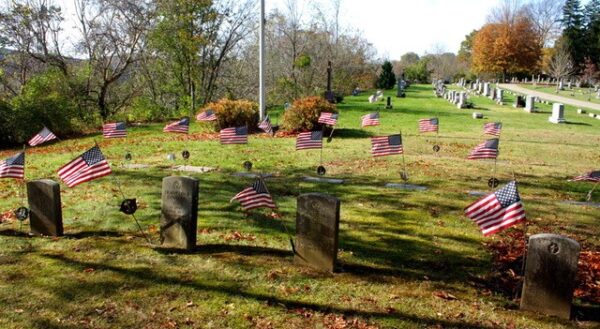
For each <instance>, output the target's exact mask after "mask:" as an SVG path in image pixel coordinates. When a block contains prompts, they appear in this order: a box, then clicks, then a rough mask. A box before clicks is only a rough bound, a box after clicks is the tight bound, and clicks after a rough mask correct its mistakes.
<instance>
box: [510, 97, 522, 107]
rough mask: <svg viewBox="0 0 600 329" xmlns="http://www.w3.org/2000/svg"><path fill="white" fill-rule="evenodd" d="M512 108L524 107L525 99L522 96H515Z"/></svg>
mask: <svg viewBox="0 0 600 329" xmlns="http://www.w3.org/2000/svg"><path fill="white" fill-rule="evenodd" d="M513 107H514V108H521V107H525V100H524V99H523V96H517V97H516V98H515V103H514V104H513Z"/></svg>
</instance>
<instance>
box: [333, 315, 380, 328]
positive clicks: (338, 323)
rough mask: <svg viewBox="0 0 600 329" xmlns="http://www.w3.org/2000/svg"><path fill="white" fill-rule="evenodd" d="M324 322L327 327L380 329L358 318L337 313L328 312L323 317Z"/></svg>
mask: <svg viewBox="0 0 600 329" xmlns="http://www.w3.org/2000/svg"><path fill="white" fill-rule="evenodd" d="M323 324H324V325H325V328H327V329H378V328H379V327H377V326H375V325H370V324H368V323H366V322H365V321H362V320H360V319H357V318H353V319H351V320H348V319H346V318H345V317H344V316H341V315H336V314H327V315H326V316H325V318H324V319H323Z"/></svg>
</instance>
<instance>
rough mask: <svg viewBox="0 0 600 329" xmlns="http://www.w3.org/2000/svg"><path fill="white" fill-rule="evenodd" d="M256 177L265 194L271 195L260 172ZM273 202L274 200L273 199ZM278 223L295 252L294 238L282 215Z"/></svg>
mask: <svg viewBox="0 0 600 329" xmlns="http://www.w3.org/2000/svg"><path fill="white" fill-rule="evenodd" d="M258 179H260V182H261V183H262V185H263V186H264V187H265V190H266V191H267V194H269V195H271V192H269V188H268V187H267V183H265V179H264V178H263V175H262V172H259V174H258ZM271 198H273V196H271ZM273 202H275V201H273ZM280 224H281V226H283V230H284V231H285V233H286V234H287V235H288V238H289V240H290V245H291V246H292V252H293V253H294V254H295V253H296V246H295V245H294V239H293V238H292V235H291V234H290V231H288V229H287V226H285V224H284V223H283V217H282V218H280Z"/></svg>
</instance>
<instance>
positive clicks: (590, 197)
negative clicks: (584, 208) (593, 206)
mask: <svg viewBox="0 0 600 329" xmlns="http://www.w3.org/2000/svg"><path fill="white" fill-rule="evenodd" d="M598 183H600V181H596V184H594V187H593V188H592V189H591V190H590V191H589V192H588V194H587V197H586V199H587V200H586V201H588V202H589V201H590V200H592V193H594V191H595V190H596V187H598Z"/></svg>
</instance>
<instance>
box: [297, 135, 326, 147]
mask: <svg viewBox="0 0 600 329" xmlns="http://www.w3.org/2000/svg"><path fill="white" fill-rule="evenodd" d="M322 147H323V131H322V130H316V131H306V132H303V133H299V134H298V138H296V151H298V150H307V149H320V148H322Z"/></svg>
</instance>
